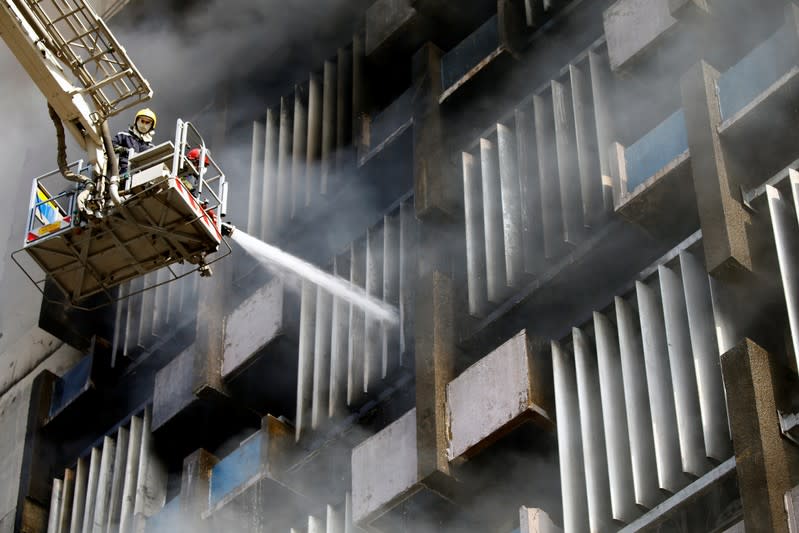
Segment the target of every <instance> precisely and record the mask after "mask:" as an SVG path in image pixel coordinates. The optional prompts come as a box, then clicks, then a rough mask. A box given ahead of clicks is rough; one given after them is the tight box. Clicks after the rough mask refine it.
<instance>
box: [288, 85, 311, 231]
mask: <svg viewBox="0 0 799 533" xmlns="http://www.w3.org/2000/svg"><path fill="white" fill-rule="evenodd" d="M307 143H308V92H307V89H306V88H305V87H304V86H302V85H295V86H294V130H293V136H292V141H291V153H292V155H291V218H296V217H297V215H298V214H299V212H300V210H301V209H302V208H303V207H304V206H305V190H306V184H305V179H306V169H305V161H306V159H307V158H308V152H307Z"/></svg>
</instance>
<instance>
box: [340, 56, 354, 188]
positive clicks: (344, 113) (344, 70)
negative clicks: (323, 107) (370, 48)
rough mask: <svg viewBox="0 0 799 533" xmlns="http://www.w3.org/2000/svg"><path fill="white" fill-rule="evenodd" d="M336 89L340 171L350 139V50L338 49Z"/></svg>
mask: <svg viewBox="0 0 799 533" xmlns="http://www.w3.org/2000/svg"><path fill="white" fill-rule="evenodd" d="M337 74H338V75H337V77H336V81H337V84H336V85H337V90H336V93H337V94H336V96H337V98H336V100H337V102H336V146H337V147H338V151H337V152H336V168H337V169H338V172H339V173H341V172H342V170H343V165H344V163H345V156H346V153H347V152H346V148H347V147H348V146H349V145H350V142H351V141H352V103H353V102H352V91H353V82H352V74H353V73H352V50H351V49H350V48H349V47H347V48H339V49H338V69H337Z"/></svg>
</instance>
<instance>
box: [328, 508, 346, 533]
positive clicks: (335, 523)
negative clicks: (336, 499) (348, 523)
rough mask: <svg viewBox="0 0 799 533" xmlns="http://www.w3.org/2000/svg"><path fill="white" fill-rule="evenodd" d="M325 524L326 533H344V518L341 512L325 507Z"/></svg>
mask: <svg viewBox="0 0 799 533" xmlns="http://www.w3.org/2000/svg"><path fill="white" fill-rule="evenodd" d="M325 523H326V524H327V529H326V530H325V531H326V533H344V516H343V514H342V512H341V511H339V510H338V509H336V508H335V507H333V506H332V505H328V506H327V519H326V520H325Z"/></svg>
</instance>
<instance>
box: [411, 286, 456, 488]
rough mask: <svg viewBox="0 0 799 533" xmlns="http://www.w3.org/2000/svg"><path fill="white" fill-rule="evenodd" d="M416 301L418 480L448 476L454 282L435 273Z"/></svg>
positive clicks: (453, 358)
mask: <svg viewBox="0 0 799 533" xmlns="http://www.w3.org/2000/svg"><path fill="white" fill-rule="evenodd" d="M417 295H419V296H418V297H417V299H416V324H415V327H416V443H417V447H418V468H419V478H420V479H424V478H426V477H428V476H430V475H431V474H435V473H438V472H441V473H444V474H448V473H449V462H448V460H447V444H448V438H447V403H446V402H447V390H446V389H447V383H449V382H450V381H452V379H453V378H454V377H455V375H454V374H455V369H454V360H455V337H456V334H455V306H454V301H455V298H454V296H455V294H454V287H453V283H452V280H451V279H450V278H449V277H448V276H447V275H446V274H443V273H441V272H432V273H430V274H427V275H425V276H423V277H422V279H420V280H419V281H418V285H417Z"/></svg>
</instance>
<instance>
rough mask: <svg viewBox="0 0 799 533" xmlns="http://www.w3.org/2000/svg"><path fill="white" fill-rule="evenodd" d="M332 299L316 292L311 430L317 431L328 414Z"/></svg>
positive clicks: (325, 292)
mask: <svg viewBox="0 0 799 533" xmlns="http://www.w3.org/2000/svg"><path fill="white" fill-rule="evenodd" d="M332 313H333V298H332V296H331V295H330V293H329V292H327V291H325V290H323V289H322V288H321V287H320V288H319V289H318V290H317V291H316V331H315V335H314V347H313V400H312V404H311V405H312V407H311V428H313V429H318V428H319V427H320V426H321V425H322V423H323V422H324V421H325V420H326V419H327V417H328V413H329V412H330V403H329V402H330V340H331V332H332V326H333V323H332Z"/></svg>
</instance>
